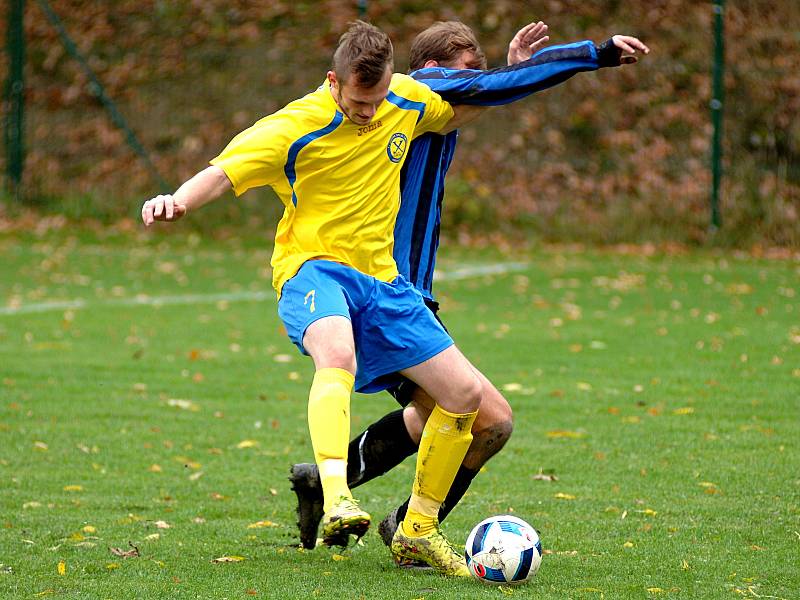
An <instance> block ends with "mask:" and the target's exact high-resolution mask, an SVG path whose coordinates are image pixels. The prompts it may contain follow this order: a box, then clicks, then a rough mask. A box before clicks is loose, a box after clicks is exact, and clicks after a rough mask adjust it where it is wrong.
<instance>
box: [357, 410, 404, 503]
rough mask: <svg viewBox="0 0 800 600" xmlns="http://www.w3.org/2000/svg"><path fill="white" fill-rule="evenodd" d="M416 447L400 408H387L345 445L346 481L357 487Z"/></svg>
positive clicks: (381, 472) (393, 464)
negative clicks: (381, 416) (389, 409)
mask: <svg viewBox="0 0 800 600" xmlns="http://www.w3.org/2000/svg"><path fill="white" fill-rule="evenodd" d="M416 451H417V445H416V444H415V443H414V440H412V439H411V436H409V435H408V430H407V429H406V424H405V421H404V420H403V409H399V410H396V411H394V412H390V413H389V414H388V415H386V416H384V417H383V418H382V419H380V420H379V421H376V422H375V423H373V424H372V425H370V426H369V427H367V428H366V429H365V430H364V431H363V432H362V433H361V434H359V435H358V436H357V437H356V438H355V439H354V440H353V441H352V442H350V446H349V447H348V448H347V485H348V486H350V487H351V488H354V487H358V486H359V485H361V484H362V483H366V482H367V481H370V480H372V479H375V478H376V477H378V476H380V475H383V474H384V473H386V472H387V471H389V470H390V469H393V468H394V467H396V466H397V465H399V464H400V463H401V462H403V461H404V460H405V459H406V458H407V457H409V456H411V455H412V454H414V453H415V452H416Z"/></svg>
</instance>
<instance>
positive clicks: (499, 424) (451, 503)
mask: <svg viewBox="0 0 800 600" xmlns="http://www.w3.org/2000/svg"><path fill="white" fill-rule="evenodd" d="M476 374H477V375H478V377H479V378H480V379H481V382H482V384H483V385H482V388H481V389H482V395H481V404H480V409H479V410H478V416H477V417H476V418H475V423H474V424H473V425H472V443H471V444H470V447H469V450H467V454H466V456H464V460H463V462H462V463H461V466H460V467H459V468H458V471H457V472H456V476H455V479H454V480H453V484H452V485H451V486H450V490H449V491H448V492H447V496H446V497H445V499H444V502H443V503H442V506H441V507H440V508H439V522H440V523H441V522H442V521H444V520H445V519H446V518H447V515H449V514H450V511H452V510H453V508H455V506H456V504H458V503H459V501H460V500H461V498H463V497H464V494H465V493H466V492H467V489H469V486H470V485H471V484H472V480H473V479H474V478H475V476H476V475H477V474H478V472H479V471H480V469H481V467H482V466H483V465H485V464H486V463H487V462H488V460H489V459H490V458H492V457H493V456H494V455H495V454H497V453H498V452H499V451H500V450H501V449H502V448H503V446H504V445H505V444H506V442H507V441H508V439H509V438H510V437H511V432H512V430H513V420H512V411H511V406H510V405H509V404H508V401H507V400H506V399H505V398H504V397H503V395H502V394H501V393H500V392H499V390H498V389H497V388H496V387H495V386H494V385H492V383H491V382H490V381H489V380H488V379H487V378H486V376H485V375H484V374H483V373H481V372H480V371H478V370H477V369H476ZM413 398H414V399H413V401H412V403H411V404H409V406H408V407H407V408H406V409H405V413H404V417H405V425H406V428H407V431H408V434H409V435H410V436H411V437H414V438H416V439H419V435H420V434H421V431H422V428H423V427H424V424H425V421H426V420H427V416H428V415H429V414H430V411H431V410H432V409H433V406H434V405H435V403H434V401H433V398H431V397H430V396H429V395H428V394H427V393H426V392H425V391H424V390H423V389H421V388H417V390H416V391H415V393H414V396H413ZM409 500H410V498H409V499H408V500H406V501H405V502H404V503H403V504H401V505H400V506H399V507H397V508H395V509H394V510H392V511H390V512H389V514H387V515H386V518H384V519H383V521H381V523H380V526H379V528H378V532H379V533H380V535H381V538H382V539H383V541H384V543H386V545H387V546H388V545H391V540H392V537H393V536H394V532H395V530H396V529H397V525H398V524H399V523H400V522H401V521H402V520H403V519H404V518H405V515H406V510H407V509H408V502H409Z"/></svg>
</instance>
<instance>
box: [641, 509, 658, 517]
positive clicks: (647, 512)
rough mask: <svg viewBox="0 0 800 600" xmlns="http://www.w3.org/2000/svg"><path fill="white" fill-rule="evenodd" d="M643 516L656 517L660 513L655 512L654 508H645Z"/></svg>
mask: <svg viewBox="0 0 800 600" xmlns="http://www.w3.org/2000/svg"><path fill="white" fill-rule="evenodd" d="M642 514H643V515H647V516H648V517H655V516H656V515H657V514H658V512H656V511H654V510H653V509H652V508H645V509H644V510H643V511H642Z"/></svg>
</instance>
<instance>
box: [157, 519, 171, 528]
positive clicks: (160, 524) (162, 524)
mask: <svg viewBox="0 0 800 600" xmlns="http://www.w3.org/2000/svg"><path fill="white" fill-rule="evenodd" d="M153 525H155V526H156V527H157V528H158V529H169V528H170V527H172V525H170V524H169V523H167V522H166V521H155V522H154V523H153Z"/></svg>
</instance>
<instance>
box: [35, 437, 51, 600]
mask: <svg viewBox="0 0 800 600" xmlns="http://www.w3.org/2000/svg"><path fill="white" fill-rule="evenodd" d="M33 449H34V450H39V451H40V452H47V450H48V446H47V444H45V443H44V442H33ZM45 591H47V590H45ZM42 593H44V592H42Z"/></svg>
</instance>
